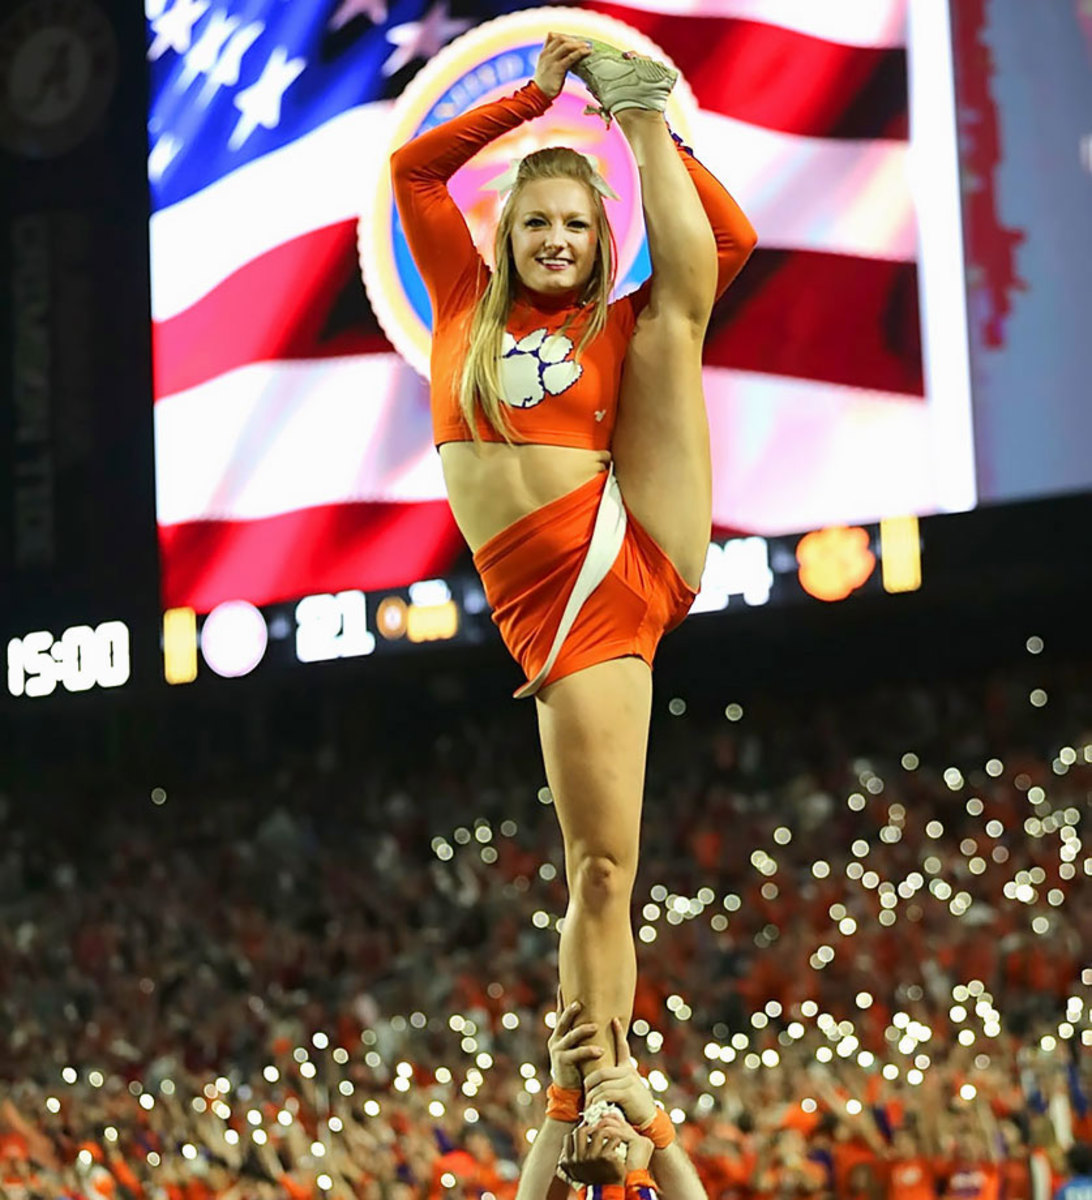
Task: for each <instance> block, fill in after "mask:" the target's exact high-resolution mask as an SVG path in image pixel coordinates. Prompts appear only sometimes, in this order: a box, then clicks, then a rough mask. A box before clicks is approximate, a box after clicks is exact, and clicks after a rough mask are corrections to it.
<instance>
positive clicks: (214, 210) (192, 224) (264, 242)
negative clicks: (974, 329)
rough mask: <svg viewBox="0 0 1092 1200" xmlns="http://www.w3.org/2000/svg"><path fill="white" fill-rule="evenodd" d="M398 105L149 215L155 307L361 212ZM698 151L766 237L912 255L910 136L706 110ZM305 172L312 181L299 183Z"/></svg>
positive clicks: (330, 126)
mask: <svg viewBox="0 0 1092 1200" xmlns="http://www.w3.org/2000/svg"><path fill="white" fill-rule="evenodd" d="M388 114H389V105H388V104H387V103H385V102H384V103H381V104H373V105H367V106H365V107H362V108H356V109H352V110H350V111H349V112H346V113H342V114H341V115H340V116H338V117H335V118H334V119H333V120H332V121H329V122H328V123H327V124H326V125H323V126H322V127H321V128H319V129H317V130H315V132H314V133H311V134H309V135H307V136H306V137H303V138H300V139H299V140H298V141H296V142H293V143H291V144H290V145H288V146H285V147H283V148H282V149H280V150H277V151H274V152H273V153H272V154H268V155H266V156H265V157H264V158H260V159H258V160H257V161H256V162H253V163H249V164H248V165H247V166H245V167H242V168H240V169H239V170H238V171H235V172H233V173H232V174H231V175H227V176H225V177H224V178H223V179H221V180H219V181H218V182H217V183H214V184H212V185H211V186H209V187H207V188H206V189H205V190H204V191H202V192H198V193H197V194H196V195H194V196H190V197H188V198H187V199H186V200H183V201H181V202H179V203H178V204H175V205H173V206H171V207H170V208H166V209H163V210H162V211H161V212H158V213H156V214H155V215H154V216H153V217H152V220H151V227H150V231H149V234H150V246H151V261H152V317H153V319H154V320H157V321H165V320H167V319H168V318H170V317H173V316H175V315H176V314H178V313H180V312H183V311H184V310H185V309H187V308H189V307H190V306H191V305H193V304H195V303H196V302H197V301H199V300H200V299H201V298H202V296H204V295H206V294H207V293H208V292H210V291H211V290H212V289H213V288H214V287H216V285H217V284H219V283H221V282H223V280H225V279H226V278H227V277H228V276H229V275H231V274H232V273H233V272H235V271H237V270H239V269H240V268H241V267H243V266H245V265H246V264H247V263H248V262H250V261H251V259H253V258H256V257H257V256H258V255H261V254H264V253H266V252H268V251H270V250H273V249H275V248H276V247H277V246H279V245H281V244H283V243H284V242H288V241H291V240H292V239H293V238H297V237H300V236H302V235H303V234H306V233H310V232H312V231H313V230H316V229H323V228H325V227H326V226H327V225H332V224H335V223H337V222H339V221H347V220H355V219H356V217H357V215H358V214H359V212H360V210H361V207H362V206H363V204H364V200H365V197H366V196H368V195H369V194H370V189H371V187H372V186H374V182H375V179H376V176H377V172H378V171H379V170H381V169H383V168H384V167H385V165H386V159H385V158H381V157H380V156H379V155H377V154H376V153H375V150H376V148H377V147H382V146H385V145H386V144H387V139H388V138H389V136H390V134H389V129H388ZM694 149H695V151H696V153H697V154H698V157H699V158H701V160H702V161H703V162H704V163H705V164H706V165H707V166H708V167H709V169H710V170H711V171H712V172H713V174H714V175H716V176H717V178H718V179H721V180H722V181H723V182H724V183H725V185H726V186H727V187H728V189H729V190H730V191H732V192H733V194H735V195H737V196H738V199H739V201H740V203H741V204H742V205H743V207H744V208H745V209H746V211H747V214H748V216H749V217H750V219H751V222H752V223H753V225H754V226H755V228H756V229H757V230H758V232H759V240H760V241H761V243H762V245H764V246H777V247H785V248H791V249H795V250H817V251H825V252H829V253H832V254H849V255H858V256H860V257H863V258H885V259H898V260H902V261H909V260H911V259H912V258H913V257H914V246H915V235H914V217H913V209H912V205H911V202H910V191H909V187H908V185H907V182H906V174H905V170H906V168H905V164H906V153H907V150H906V146H905V144H903V143H901V142H893V141H879V140H877V141H870V140H866V141H840V140H836V139H830V138H807V137H799V136H796V135H794V134H786V133H779V132H776V131H773V130H769V129H763V128H761V127H759V126H755V125H747V124H745V123H744V122H741V121H736V120H733V119H731V118H729V117H724V116H721V115H720V114H718V113H710V112H700V113H699V114H698V117H697V118H696V120H695V129H694ZM300 180H306V181H307V182H306V184H305V185H304V184H300V183H299V181H300Z"/></svg>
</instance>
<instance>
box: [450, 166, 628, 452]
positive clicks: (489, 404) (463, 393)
mask: <svg viewBox="0 0 1092 1200" xmlns="http://www.w3.org/2000/svg"><path fill="white" fill-rule="evenodd" d="M593 178H594V176H593V171H592V166H591V164H590V163H589V162H588V160H587V159H586V158H585V157H584V155H583V154H580V153H579V152H578V151H576V150H570V149H569V148H568V147H567V146H548V147H547V148H546V149H544V150H536V151H534V153H532V154H528V155H527V157H526V158H525V159H523V161H522V162H521V163H520V164H519V171H518V173H517V175H516V184H515V187H513V188H512V191H511V194H510V195H509V197H508V200H507V201H506V202H505V205H504V208H503V209H502V210H501V215H500V220H499V221H498V223H497V232H496V236H495V237H494V240H493V260H494V262H495V263H496V266H495V268H494V270H493V274H492V276H491V277H490V280H489V283H488V284H487V285H486V289H485V291H484V292H483V293H482V295H481V297H480V298H479V300H478V303H477V306H476V307H475V309H474V317H473V320H472V322H471V325H470V334H469V339H468V340H469V345H468V348H467V352H466V358H465V359H464V360H463V369H462V375H461V378H460V381H459V385H458V386H459V409H460V410H461V412H462V415H463V418H464V420H465V421H466V423H467V424H468V425H469V426H470V431H471V434H472V436H473V438H474V440H475V441H478V440H479V438H480V435H479V433H478V421H477V416H478V410H479V409H480V410H481V412H482V414H483V415H484V417H485V419H486V421H488V422H489V424H490V425H491V426H492V427H493V429H495V430H496V431H497V433H499V434H501V436H502V437H503V438H504V440H505V441H506V442H509V443H511V442H512V432H513V431H512V426H511V424H510V423H509V420H508V416H507V414H506V413H505V411H504V408H503V401H502V399H501V383H500V357H501V349H502V346H503V339H504V330H505V326H506V325H507V324H508V314H509V312H510V311H511V308H512V301H513V300H514V299H515V294H516V292H515V284H516V279H517V276H516V271H515V264H514V262H513V259H512V227H513V225H514V224H515V219H516V202H517V200H518V199H519V195H520V192H521V191H522V190H523V188H524V187H525V186H526V185H527V184H528V183H535V182H537V181H538V180H540V179H575V180H576V181H577V182H579V183H582V184H584V185H585V186H586V187H587V189H588V194H589V195H590V196H591V201H592V214H593V221H594V225H595V232H596V250H595V265H594V266H593V268H592V273H591V276H590V277H589V279H588V282H587V284H586V285H585V287H584V291H583V293H582V295H581V297H580V305H581V312H580V314H579V315H578V317H577V318H575V319H580V318H583V325H584V329H583V333H582V335H581V338H580V342H579V344H578V345H577V348H576V357H577V358H578V359H579V357H580V355H581V353H582V352H583V350H584V348H585V347H586V346H587V345H588V343H589V342H590V341H591V340H592V339H593V338H594V337H597V336H598V335H599V334H600V333H602V331H603V329H604V327H605V326H606V323H607V308H608V305H609V303H610V294H611V291H612V290H613V288H614V271H615V263H616V261H617V255H616V253H615V248H614V234H613V232H612V231H611V227H610V222H609V221H608V220H607V213H606V209H605V208H604V207H603V197H602V195H601V194H600V193H599V192H598V191H597V190H596V188H595V186H594V185H593V183H592V180H593ZM570 323H571V319H570V320H567V321H566V324H565V326H563V328H565V327H567V326H568V325H569V324H570Z"/></svg>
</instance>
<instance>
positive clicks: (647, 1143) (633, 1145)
mask: <svg viewBox="0 0 1092 1200" xmlns="http://www.w3.org/2000/svg"><path fill="white" fill-rule="evenodd" d="M595 1132H596V1133H598V1134H606V1135H608V1136H609V1137H610V1138H611V1141H612V1143H613V1144H614V1145H618V1144H619V1143H624V1144H625V1147H626V1174H627V1175H628V1174H629V1173H630V1171H647V1170H648V1164H649V1163H650V1162H652V1155H653V1154H654V1153H655V1150H656V1144H655V1143H654V1142H653V1141H652V1139H651V1138H646V1137H644V1136H643V1135H642V1134H640V1133H638V1132H637V1130H636V1129H634V1128H633V1126H632V1125H630V1123H629V1122H628V1121H624V1120H623V1119H622V1118H621V1117H620V1116H618V1114H617V1113H607V1115H606V1116H605V1117H603V1119H602V1120H601V1121H600V1122H599V1124H598V1125H596V1127H595Z"/></svg>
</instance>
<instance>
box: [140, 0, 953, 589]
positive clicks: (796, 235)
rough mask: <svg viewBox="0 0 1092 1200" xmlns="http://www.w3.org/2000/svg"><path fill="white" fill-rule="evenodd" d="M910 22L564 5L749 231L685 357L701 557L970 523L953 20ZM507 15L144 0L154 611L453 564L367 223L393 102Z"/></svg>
mask: <svg viewBox="0 0 1092 1200" xmlns="http://www.w3.org/2000/svg"><path fill="white" fill-rule="evenodd" d="M914 3H915V8H914V13H913V14H911V12H910V11H909V10H910V8H911V5H910V3H909V0H836V2H831V3H816V2H815V0H631V2H630V3H628V4H600V3H590V4H587V5H582V6H581V7H582V8H584V9H586V10H590V11H592V12H597V13H600V14H603V15H604V16H608V17H611V18H613V19H615V20H616V21H621V22H623V23H625V24H626V25H628V26H629V27H630V28H632V29H634V30H636V31H638V32H639V33H641V34H643V35H644V36H645V37H647V38H648V39H650V40H651V41H652V42H654V43H655V44H656V45H658V46H660V47H662V48H663V51H664V52H665V53H666V54H667V55H668V56H669V57H670V58H671V59H672V60H673V61H674V63H675V64H676V65H677V66H678V67H679V68H680V69H681V71H682V72H683V74H684V76H685V79H686V81H687V83H688V84H689V87H690V88H691V90H692V92H693V94H694V97H695V99H696V101H697V105H698V114H697V117H696V119H695V121H694V128H693V130H692V141H693V145H694V149H695V152H696V153H697V154H698V156H699V157H700V158H701V159H702V160H703V161H704V162H705V163H706V165H707V166H709V168H710V169H711V170H712V171H713V172H714V173H715V174H716V175H717V176H718V177H719V178H720V179H721V180H723V181H724V183H725V184H726V185H727V186H728V188H729V189H730V190H731V191H732V192H733V194H734V195H735V196H736V197H737V199H738V200H739V201H740V203H741V204H742V205H743V207H744V209H745V211H746V212H747V213H748V216H749V217H750V218H751V220H752V222H753V224H754V225H755V227H756V229H757V230H758V233H759V247H758V249H757V250H756V251H755V253H754V255H753V256H752V259H751V261H750V262H749V263H748V265H747V266H746V268H745V269H744V271H743V273H742V274H741V275H740V277H739V279H738V280H737V281H736V282H735V284H734V285H733V286H732V287H731V288H730V289H729V291H728V293H727V295H726V296H725V297H724V298H723V299H722V300H721V301H720V302H719V303H718V305H717V308H716V309H715V311H714V314H713V318H712V321H711V325H710V330H709V335H708V339H707V343H706V353H705V389H706V397H707V402H708V407H709V415H710V428H711V434H712V444H713V455H714V478H715V493H714V525H715V528H716V530H717V531H718V532H721V533H731V532H736V531H739V532H748V533H760V534H776V533H784V532H796V531H803V530H806V529H811V528H817V527H819V526H822V525H826V524H835V523H842V522H863V521H872V520H876V519H879V518H881V517H884V516H889V515H901V514H906V513H918V514H921V513H928V512H934V511H939V510H951V509H960V508H966V507H970V506H971V505H973V503H974V498H975V497H974V475H973V443H972V431H971V420H970V400H969V384H968V382H967V372H966V361H965V348H964V346H965V341H966V338H965V329H964V326H963V324H962V322H963V320H964V317H963V308H962V291H963V280H962V257H961V241H960V233H959V197H958V167H957V159H956V153H955V135H954V117H953V116H952V112H953V111H954V103H953V104H952V105H951V106H949V104H948V103H947V99H946V97H947V92H948V91H949V90H950V88H951V79H950V75H951V68H950V61H947V60H946V58H945V55H946V54H950V50H949V49H948V45H949V43H948V40H947V15H948V14H947V3H946V0H920V7H918V5H919V0H914ZM456 4H457V0H456ZM515 7H517V6H513V5H507V6H506V5H504V4H503V3H502V4H498V5H494V6H489V7H488V8H487V7H486V6H483V5H476V6H475V7H474V10H473V12H469V11H467V10H466V9H465V7H464V8H463V9H460V8H458V7H457V6H454V5H452V4H451V3H450V2H449V0H292V2H291V3H288V2H287V0H147V6H146V15H147V26H148V38H147V45H148V60H149V68H150V72H151V104H150V112H149V147H150V150H149V160H148V175H149V180H150V185H151V194H152V216H151V225H150V254H151V275H152V320H153V347H154V399H155V438H156V480H157V484H156V486H157V520H158V527H159V539H160V555H161V567H162V599H163V602H164V604H165V605H166V606H168V607H176V606H181V605H188V606H191V607H193V608H194V609H196V610H197V611H198V612H207V611H209V610H210V609H211V608H212V607H214V606H215V605H217V604H219V603H220V602H222V601H225V600H229V599H246V600H249V601H251V602H252V603H255V604H259V605H261V604H271V603H276V602H279V601H283V600H291V599H296V598H298V597H300V596H302V595H307V594H310V593H315V592H328V591H330V592H332V591H338V590H341V589H345V588H360V589H363V590H375V589H381V588H386V587H396V586H401V585H405V584H407V583H410V582H413V581H415V580H419V579H424V578H429V577H434V576H437V575H442V574H443V573H444V572H445V571H447V570H449V569H450V568H451V567H452V565H453V563H454V562H455V560H456V558H457V557H458V556H459V554H460V553H461V546H462V543H461V539H460V538H459V536H458V533H457V530H456V529H455V526H454V523H453V521H452V518H451V516H450V513H449V510H448V507H447V504H446V501H445V499H444V491H443V482H442V478H441V474H440V466H439V459H438V456H437V454H436V452H435V450H434V449H433V447H432V440H431V426H430V421H429V409H428V393H427V382H426V381H424V380H423V379H422V378H421V377H420V376H419V375H418V374H417V372H416V371H414V370H413V369H412V368H411V367H410V366H409V365H408V364H407V363H406V362H405V361H404V360H403V359H402V358H401V357H400V356H399V355H398V354H397V353H396V351H395V350H394V347H393V346H392V344H391V342H390V341H389V340H388V337H387V335H386V333H385V332H384V329H383V326H382V325H381V323H380V321H379V320H378V319H377V317H376V315H375V313H374V311H373V309H372V306H371V304H370V302H369V299H368V296H367V294H366V292H365V290H364V288H363V287H362V286H361V282H360V277H359V268H358V262H357V220H358V216H359V214H360V211H361V207H362V203H363V200H364V195H365V192H366V190H367V187H368V180H369V179H370V178H373V177H374V175H375V172H376V171H377V170H378V169H382V167H383V165H384V164H385V161H386V156H387V154H388V153H389V150H390V129H391V112H392V108H393V106H394V105H395V104H396V102H397V98H398V96H399V95H400V94H401V92H402V90H403V89H404V88H405V87H406V85H407V84H408V83H409V81H410V80H411V79H412V78H413V76H414V75H415V73H416V72H417V71H418V70H419V69H420V68H421V67H422V66H423V65H424V64H425V63H426V62H428V60H429V59H430V58H432V57H433V56H435V55H436V54H437V53H438V52H440V51H441V50H442V48H443V47H444V46H445V45H447V44H448V43H450V42H451V41H452V40H453V39H456V38H458V37H460V36H461V35H462V34H464V33H466V32H467V31H468V30H470V29H472V28H473V27H474V26H475V25H477V24H478V23H480V22H482V21H485V20H489V19H491V18H494V17H497V16H499V15H502V14H503V13H505V12H507V11H514V9H515ZM919 80H920V81H921V82H920V83H919V82H918V81H919ZM961 355H962V357H961Z"/></svg>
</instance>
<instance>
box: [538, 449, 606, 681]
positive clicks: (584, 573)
mask: <svg viewBox="0 0 1092 1200" xmlns="http://www.w3.org/2000/svg"><path fill="white" fill-rule="evenodd" d="M625 536H626V506H625V505H624V504H623V503H622V490H621V488H619V486H618V480H617V478H616V477H615V474H614V464H613V463H612V464H611V467H610V470H609V472H608V474H607V482H606V486H605V487H604V488H603V495H602V496H601V497H600V500H599V509H598V511H597V512H596V514H595V525H594V526H593V528H592V535H591V541H590V542H589V543H588V551H587V553H586V554H585V555H584V561H583V562H582V563H581V564H580V570H579V571H578V572H577V576H576V580H575V582H574V583H573V590H572V591H571V592H570V593H569V599H568V601H567V602H566V604H565V611H564V612H563V613H562V614H561V621H560V623H559V624H558V627H557V633H556V634H555V635H554V641H553V645H552V646H551V647H550V653H549V654H548V655H547V656H546V661H545V662H544V663H543V664H542V670H541V671H539V673H538V674H537V675H536V676H535V677H534V679H532V680H530V681H529V682H527V683H525V684H524V685H523V687H521V688H520V689H519V691H518V692H516V694H515V698H516V699H517V700H526V699H527V697H529V696H533V695H534V694H535V693H536V692H537V691H538V690H539V688H541V687H542V685H543V683H544V682H545V680H546V676H547V675H549V673H550V672H551V671H552V670H553V668H554V663H555V662H557V656H558V655H559V654H560V653H561V647H562V646H563V645H564V643H565V639H566V638H567V637H568V636H569V631H570V630H571V629H572V627H573V624H574V623H575V621H576V618H577V617H578V616H579V615H580V610H581V609H582V608H583V607H584V602H585V601H586V600H587V598H588V597H589V596H590V595H591V594H592V592H594V591H595V589H596V588H597V587H598V586H599V585H600V584H601V583H602V582H603V580H604V579H606V577H607V572H608V571H609V570H610V569H611V567H613V566H614V560H615V559H616V558H617V557H618V552H619V550H621V549H622V542H623V541H624V539H625Z"/></svg>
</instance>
